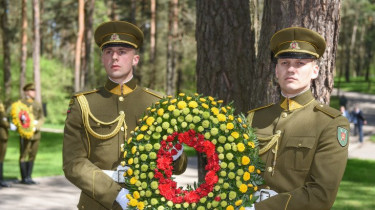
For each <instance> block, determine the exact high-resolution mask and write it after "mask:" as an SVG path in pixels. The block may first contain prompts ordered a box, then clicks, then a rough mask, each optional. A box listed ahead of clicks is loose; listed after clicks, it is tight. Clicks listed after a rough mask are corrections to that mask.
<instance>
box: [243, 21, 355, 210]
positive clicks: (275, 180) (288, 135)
mask: <svg viewBox="0 0 375 210" xmlns="http://www.w3.org/2000/svg"><path fill="white" fill-rule="evenodd" d="M270 46H271V50H272V52H273V55H274V58H275V62H276V68H275V74H276V78H277V81H278V83H279V85H280V88H281V97H280V101H278V102H277V103H276V104H270V105H267V106H264V107H260V108H257V109H254V110H251V111H250V112H249V115H248V120H249V123H250V125H251V126H252V127H253V128H254V129H255V134H256V135H257V137H258V140H259V145H260V150H259V154H260V158H261V159H262V160H263V161H264V163H265V171H264V172H263V173H262V176H263V178H264V180H265V185H264V186H261V187H260V189H261V190H260V191H258V192H256V193H255V196H257V197H258V200H257V203H255V205H254V206H253V207H255V209H256V210H262V209H288V210H294V209H295V210H301V209H303V210H310V209H319V210H324V209H330V208H331V207H332V205H333V203H334V201H335V198H336V194H337V191H338V188H339V185H340V181H341V179H342V177H343V174H344V171H345V167H346V162H347V157H348V138H349V132H348V130H349V122H348V120H347V119H346V118H345V117H344V116H342V114H341V112H340V111H338V110H336V109H333V108H331V107H329V106H327V105H324V104H321V103H320V102H318V101H317V100H316V99H315V98H314V96H313V94H312V92H311V81H312V80H313V79H316V78H317V77H318V75H319V65H318V63H319V60H318V59H319V58H321V57H322V55H323V53H324V51H325V47H326V43H325V40H324V38H323V37H322V36H321V35H320V34H318V33H317V32H315V31H312V30H310V29H307V28H302V27H291V28H285V29H282V30H280V31H278V32H276V33H275V34H274V35H273V37H272V38H271V44H270Z"/></svg>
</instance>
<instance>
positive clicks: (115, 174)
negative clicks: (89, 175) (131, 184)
mask: <svg viewBox="0 0 375 210" xmlns="http://www.w3.org/2000/svg"><path fill="white" fill-rule="evenodd" d="M128 169H129V166H122V165H119V166H117V169H116V171H111V170H102V171H103V172H104V173H105V174H107V175H108V176H109V177H111V178H112V179H113V180H114V181H115V182H118V183H125V177H124V173H126V171H127V170H128Z"/></svg>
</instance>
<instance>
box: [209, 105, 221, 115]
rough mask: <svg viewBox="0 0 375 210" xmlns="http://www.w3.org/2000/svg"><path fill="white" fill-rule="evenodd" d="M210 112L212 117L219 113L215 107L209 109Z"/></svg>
mask: <svg viewBox="0 0 375 210" xmlns="http://www.w3.org/2000/svg"><path fill="white" fill-rule="evenodd" d="M211 112H212V113H214V115H218V114H219V112H220V111H219V109H218V108H216V107H212V108H211Z"/></svg>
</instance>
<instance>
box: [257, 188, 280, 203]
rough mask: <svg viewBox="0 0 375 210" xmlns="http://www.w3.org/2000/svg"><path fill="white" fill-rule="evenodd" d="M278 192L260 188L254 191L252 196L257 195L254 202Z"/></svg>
mask: <svg viewBox="0 0 375 210" xmlns="http://www.w3.org/2000/svg"><path fill="white" fill-rule="evenodd" d="M277 194H278V193H277V192H275V191H273V190H267V189H261V190H260V191H256V192H255V193H254V196H257V197H258V199H257V200H256V201H255V203H258V202H261V201H264V200H267V199H268V198H270V197H272V196H275V195H277Z"/></svg>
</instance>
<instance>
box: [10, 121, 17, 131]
mask: <svg viewBox="0 0 375 210" xmlns="http://www.w3.org/2000/svg"><path fill="white" fill-rule="evenodd" d="M10 130H11V131H15V130H17V127H16V126H15V125H14V124H13V123H10Z"/></svg>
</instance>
